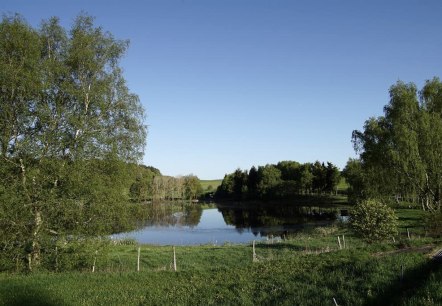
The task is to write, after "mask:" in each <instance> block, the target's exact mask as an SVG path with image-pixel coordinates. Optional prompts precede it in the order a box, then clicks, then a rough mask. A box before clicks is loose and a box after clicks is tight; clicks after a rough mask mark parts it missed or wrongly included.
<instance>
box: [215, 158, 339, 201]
mask: <svg viewBox="0 0 442 306" xmlns="http://www.w3.org/2000/svg"><path fill="white" fill-rule="evenodd" d="M340 179H341V177H340V172H339V169H338V168H337V167H336V166H334V165H333V164H332V163H330V162H327V165H325V164H324V163H320V162H316V163H315V164H311V163H306V164H300V163H298V162H295V161H282V162H279V163H278V164H276V165H270V164H269V165H265V166H259V167H258V169H256V167H254V166H253V167H252V168H251V169H250V171H249V172H247V171H242V170H241V169H237V170H236V171H235V172H234V173H231V174H226V175H225V177H224V179H223V181H222V183H221V185H220V186H219V187H218V189H217V192H216V196H217V197H218V198H231V199H235V200H257V199H261V200H262V199H265V200H272V199H291V198H295V197H297V196H298V195H301V194H310V193H312V192H313V190H314V191H315V193H316V194H335V193H337V186H338V184H339V182H340Z"/></svg>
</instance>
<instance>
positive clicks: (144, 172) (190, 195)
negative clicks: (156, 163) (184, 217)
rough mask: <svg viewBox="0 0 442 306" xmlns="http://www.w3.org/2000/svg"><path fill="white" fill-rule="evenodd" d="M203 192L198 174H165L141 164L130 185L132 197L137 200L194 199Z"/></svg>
mask: <svg viewBox="0 0 442 306" xmlns="http://www.w3.org/2000/svg"><path fill="white" fill-rule="evenodd" d="M201 193H202V187H201V183H200V180H199V179H198V177H197V176H195V175H192V174H189V175H186V176H179V177H171V176H163V175H161V172H160V171H159V170H158V169H156V168H153V167H147V166H144V165H141V166H139V168H138V169H137V175H136V177H135V182H134V183H132V185H131V186H130V195H131V199H132V200H133V201H135V202H145V201H163V200H166V201H172V200H194V199H196V198H197V197H198V196H199V195H200V194H201Z"/></svg>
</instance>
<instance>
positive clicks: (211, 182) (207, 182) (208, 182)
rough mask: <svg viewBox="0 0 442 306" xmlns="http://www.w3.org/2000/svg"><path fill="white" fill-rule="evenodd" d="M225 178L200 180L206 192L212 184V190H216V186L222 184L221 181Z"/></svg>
mask: <svg viewBox="0 0 442 306" xmlns="http://www.w3.org/2000/svg"><path fill="white" fill-rule="evenodd" d="M222 181H223V180H200V183H201V187H203V190H204V192H206V191H209V190H207V189H208V187H209V186H212V190H211V191H215V190H216V188H218V186H219V185H221V182H222Z"/></svg>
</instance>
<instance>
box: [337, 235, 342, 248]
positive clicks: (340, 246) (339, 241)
mask: <svg viewBox="0 0 442 306" xmlns="http://www.w3.org/2000/svg"><path fill="white" fill-rule="evenodd" d="M338 244H339V249H340V250H342V245H341V238H339V236H338Z"/></svg>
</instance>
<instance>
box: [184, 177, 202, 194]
mask: <svg viewBox="0 0 442 306" xmlns="http://www.w3.org/2000/svg"><path fill="white" fill-rule="evenodd" d="M184 190H185V191H184V192H185V196H186V199H189V200H193V199H196V198H197V197H198V196H199V195H200V194H201V193H202V192H203V187H202V186H201V182H200V180H199V179H198V177H197V176H195V175H192V174H190V175H187V176H185V177H184Z"/></svg>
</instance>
